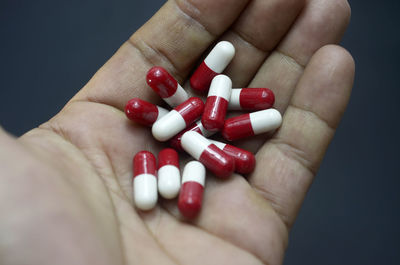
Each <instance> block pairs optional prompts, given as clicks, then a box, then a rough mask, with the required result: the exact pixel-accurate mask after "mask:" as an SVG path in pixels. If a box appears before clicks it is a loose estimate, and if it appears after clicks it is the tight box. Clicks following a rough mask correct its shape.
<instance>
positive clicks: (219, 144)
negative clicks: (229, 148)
mask: <svg viewBox="0 0 400 265" xmlns="http://www.w3.org/2000/svg"><path fill="white" fill-rule="evenodd" d="M209 141H210V142H211V143H212V144H214V145H216V146H217V147H218V148H219V149H221V150H224V148H225V146H226V143H223V142H218V141H215V140H209Z"/></svg>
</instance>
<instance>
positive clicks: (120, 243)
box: [0, 0, 354, 265]
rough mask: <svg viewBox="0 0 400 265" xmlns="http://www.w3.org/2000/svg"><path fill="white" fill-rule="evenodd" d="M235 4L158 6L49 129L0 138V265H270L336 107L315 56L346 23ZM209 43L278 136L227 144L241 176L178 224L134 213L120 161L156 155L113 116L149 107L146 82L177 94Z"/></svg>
mask: <svg viewBox="0 0 400 265" xmlns="http://www.w3.org/2000/svg"><path fill="white" fill-rule="evenodd" d="M248 2H249V1H246V0H221V1H212V0H191V1H189V0H186V1H185V0H175V1H174V0H171V1H169V2H167V3H166V4H165V5H164V6H163V7H162V9H161V10H160V11H159V12H158V13H157V14H156V15H155V16H154V17H153V18H152V19H151V20H150V21H149V22H147V23H146V24H145V25H144V26H143V27H142V28H141V29H140V30H138V31H137V32H136V33H135V34H134V35H133V36H132V37H131V38H130V40H129V41H127V42H126V43H125V44H124V45H123V46H122V47H121V48H120V49H119V50H118V52H117V53H116V54H115V55H114V56H113V57H112V58H111V59H110V60H109V61H108V62H107V63H106V64H105V65H104V66H103V67H102V68H101V69H100V70H99V72H98V73H96V75H95V76H94V77H93V78H92V80H90V82H89V83H88V84H87V85H86V86H85V87H84V88H83V89H82V90H81V91H80V92H79V93H78V94H77V95H75V96H74V97H73V98H72V99H71V101H69V102H68V104H67V105H66V106H65V107H64V109H63V110H62V111H61V112H60V113H59V114H57V115H56V116H55V117H54V118H53V119H51V120H50V121H49V122H47V123H45V124H43V125H41V126H40V127H39V128H36V129H34V130H32V131H30V132H28V133H27V134H25V135H24V136H22V137H21V138H20V139H17V140H15V139H13V138H12V137H10V136H7V135H6V134H5V133H4V132H0V142H1V143H0V145H1V146H2V150H1V151H0V161H1V162H0V163H1V166H0V168H1V177H0V211H1V213H2V218H1V219H0V261H1V264H7V265H8V264H175V263H179V264H271V265H275V264H281V263H282V259H283V254H284V250H285V248H286V245H287V239H288V231H289V229H290V227H291V226H292V224H293V222H294V219H295V217H296V215H297V212H298V210H299V208H300V205H301V202H302V201H303V199H304V196H305V194H306V191H307V189H308V187H309V185H310V184H311V182H312V179H313V177H314V176H315V174H316V171H317V169H318V166H319V164H320V162H321V160H322V158H323V155H324V153H325V150H326V148H327V146H328V144H329V142H330V140H331V138H332V136H333V134H334V131H335V128H336V126H337V124H338V123H339V120H340V118H341V115H342V114H343V112H344V110H345V107H346V104H347V101H348V98H349V95H350V90H351V87H352V82H353V77H354V63H353V60H352V58H351V56H350V55H349V54H348V53H347V52H346V51H345V50H344V49H342V48H340V47H339V46H336V45H328V46H325V45H327V44H332V43H337V42H338V41H339V40H340V37H341V35H342V34H343V32H344V30H345V28H346V26H347V23H348V19H349V16H350V10H349V7H348V5H347V2H346V1H345V0H338V1H329V0H308V1H305V2H303V1H299V0H271V1H265V0H253V1H251V2H250V3H248ZM299 14H300V15H299ZM216 40H229V41H230V42H232V43H233V44H234V46H235V48H236V51H237V52H236V56H235V58H234V60H233V62H232V63H231V64H230V66H229V67H228V69H227V70H226V71H225V73H226V74H227V75H228V76H230V77H231V78H232V81H233V84H234V86H235V87H269V88H271V89H272V90H273V91H274V93H275V96H276V103H275V107H276V108H277V109H278V110H279V111H280V112H281V113H284V117H283V124H282V127H281V128H280V129H279V130H278V131H277V132H276V133H275V134H274V135H273V136H272V137H271V138H267V136H265V135H264V136H260V137H257V138H256V139H251V140H248V141H243V142H241V145H242V146H243V147H244V148H246V149H251V150H253V151H256V150H258V151H257V155H256V158H257V162H258V164H257V167H256V169H255V171H254V173H253V174H252V175H250V176H249V177H248V180H246V179H244V178H243V177H241V176H239V175H233V176H232V177H231V178H230V179H229V180H225V181H220V180H217V179H215V178H214V177H209V178H208V179H207V187H206V189H205V194H204V207H203V209H202V211H201V213H200V215H199V216H198V218H197V219H195V220H193V222H192V223H191V224H188V223H187V222H183V221H181V220H180V216H179V212H178V211H177V207H176V203H175V202H169V201H162V202H161V203H160V204H161V206H157V207H156V208H155V209H154V210H153V211H150V212H140V211H138V210H136V209H135V208H134V207H133V206H132V195H131V194H132V157H133V155H134V154H135V153H136V152H138V151H139V150H142V149H147V150H150V151H153V152H154V153H156V152H157V150H159V148H160V146H161V145H160V144H159V143H157V142H155V141H154V140H153V138H152V136H151V133H150V131H149V130H148V128H144V127H142V126H139V125H135V124H133V123H132V122H130V121H128V120H127V119H126V118H125V115H124V113H123V109H124V106H125V103H126V102H127V101H128V100H129V99H130V98H133V97H140V98H142V99H145V100H149V101H152V102H155V103H156V102H157V101H159V99H158V98H157V96H156V95H155V94H154V92H153V91H152V90H151V89H150V88H148V87H147V85H146V83H145V75H146V72H147V70H148V69H149V68H150V67H151V66H153V65H160V66H163V67H164V68H166V69H167V70H169V71H170V72H171V73H172V74H173V75H174V76H175V77H176V78H177V79H178V80H179V81H180V82H181V83H183V82H184V80H186V79H187V78H188V75H189V73H190V71H191V70H192V69H193V67H196V61H197V60H198V59H199V57H200V56H201V54H202V53H203V52H204V51H205V50H206V49H207V48H208V47H209V46H210V45H212V43H213V42H214V41H216ZM267 139H268V141H266V140H267ZM16 161H17V162H16Z"/></svg>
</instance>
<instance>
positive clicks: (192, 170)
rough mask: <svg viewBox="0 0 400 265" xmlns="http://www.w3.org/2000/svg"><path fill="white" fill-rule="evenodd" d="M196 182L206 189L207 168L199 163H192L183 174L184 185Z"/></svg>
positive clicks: (188, 164)
mask: <svg viewBox="0 0 400 265" xmlns="http://www.w3.org/2000/svg"><path fill="white" fill-rule="evenodd" d="M189 181H194V182H197V183H199V184H200V185H202V186H203V187H204V185H205V183H206V168H205V167H204V165H203V164H202V163H200V162H198V161H190V162H189V163H187V164H186V166H185V168H184V169H183V174H182V184H183V183H185V182H189Z"/></svg>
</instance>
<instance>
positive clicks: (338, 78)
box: [250, 45, 354, 227]
mask: <svg viewBox="0 0 400 265" xmlns="http://www.w3.org/2000/svg"><path fill="white" fill-rule="evenodd" d="M353 78H354V61H353V59H352V57H351V55H350V54H349V53H348V52H347V51H345V50H344V49H343V48H340V47H338V46H334V45H328V46H325V47H323V48H321V49H320V50H318V52H317V53H316V54H315V55H314V56H313V57H312V59H311V61H310V62H309V64H308V65H307V67H306V69H305V72H304V75H303V76H302V77H301V79H300V81H299V84H298V85H297V88H296V90H295V93H294V95H293V98H292V100H291V102H290V105H289V107H288V108H287V111H286V113H285V115H284V119H283V124H282V127H281V128H280V130H279V131H278V132H277V134H276V135H275V136H274V137H273V138H272V139H271V140H270V141H269V142H267V143H266V144H265V145H264V146H263V147H262V148H261V149H260V150H259V152H258V153H257V161H262V162H261V163H260V162H259V163H258V165H257V168H256V170H255V172H254V173H253V175H252V176H251V177H250V183H251V185H252V186H253V187H254V188H255V189H256V190H257V191H259V192H260V194H261V195H262V196H264V197H265V199H266V200H268V201H270V202H271V204H272V206H273V207H274V209H275V210H276V211H277V212H278V213H279V214H280V215H281V217H282V219H283V220H284V222H285V223H286V224H287V226H288V227H290V226H291V225H292V223H293V221H294V219H295V217H296V215H297V212H298V210H299V208H300V205H301V203H302V201H303V199H304V196H305V194H306V192H307V190H308V188H309V186H310V184H311V182H312V180H313V177H314V175H315V174H316V171H317V169H318V167H319V164H320V162H321V160H322V157H323V155H324V153H325V151H326V149H327V147H328V144H329V142H330V141H331V139H332V137H333V134H334V131H335V128H336V127H337V125H338V123H339V121H340V118H341V116H342V114H343V112H344V110H345V108H346V105H347V102H348V99H349V96H350V91H351V87H352V84H353Z"/></svg>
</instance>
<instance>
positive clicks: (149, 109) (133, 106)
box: [125, 98, 168, 126]
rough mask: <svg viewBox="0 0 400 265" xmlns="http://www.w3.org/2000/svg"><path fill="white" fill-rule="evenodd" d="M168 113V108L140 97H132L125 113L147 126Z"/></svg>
mask: <svg viewBox="0 0 400 265" xmlns="http://www.w3.org/2000/svg"><path fill="white" fill-rule="evenodd" d="M167 113H168V110H166V109H164V108H162V107H159V106H157V105H154V104H153V103H150V102H147V101H144V100H141V99H140V98H132V99H131V100H129V101H128V103H126V106H125V114H126V117H128V119H130V120H132V121H135V122H137V123H140V124H143V125H146V126H151V125H153V123H155V122H156V121H157V120H158V119H160V118H161V117H162V116H164V115H165V114H167Z"/></svg>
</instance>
